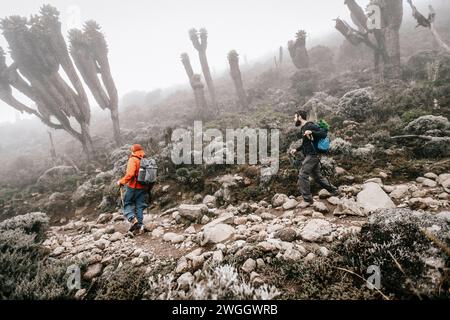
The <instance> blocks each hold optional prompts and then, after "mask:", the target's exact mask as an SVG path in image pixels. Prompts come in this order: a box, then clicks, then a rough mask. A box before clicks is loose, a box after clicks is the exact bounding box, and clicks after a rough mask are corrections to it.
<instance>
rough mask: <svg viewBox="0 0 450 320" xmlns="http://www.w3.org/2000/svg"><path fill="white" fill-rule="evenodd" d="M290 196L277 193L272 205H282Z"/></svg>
mask: <svg viewBox="0 0 450 320" xmlns="http://www.w3.org/2000/svg"><path fill="white" fill-rule="evenodd" d="M288 199H289V198H288V196H287V195H285V194H282V193H277V194H275V195H274V196H273V198H272V205H273V206H274V208H276V207H280V206H282V205H283V204H284V203H285V202H286V201H288Z"/></svg>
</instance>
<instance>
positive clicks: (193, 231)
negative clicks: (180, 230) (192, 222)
mask: <svg viewBox="0 0 450 320" xmlns="http://www.w3.org/2000/svg"><path fill="white" fill-rule="evenodd" d="M184 232H185V233H187V234H195V233H196V232H197V231H196V230H195V227H194V226H189V227H188V228H187V229H186V230H184Z"/></svg>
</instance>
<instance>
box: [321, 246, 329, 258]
mask: <svg viewBox="0 0 450 320" xmlns="http://www.w3.org/2000/svg"><path fill="white" fill-rule="evenodd" d="M319 253H320V255H321V256H323V257H328V255H329V254H330V251H329V250H328V249H327V248H325V247H320V248H319Z"/></svg>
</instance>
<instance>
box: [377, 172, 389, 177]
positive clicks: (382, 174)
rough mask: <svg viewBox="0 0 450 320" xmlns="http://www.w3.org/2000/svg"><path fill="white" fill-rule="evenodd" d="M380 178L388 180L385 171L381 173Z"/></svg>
mask: <svg viewBox="0 0 450 320" xmlns="http://www.w3.org/2000/svg"><path fill="white" fill-rule="evenodd" d="M378 176H379V177H380V178H381V179H386V178H387V177H388V175H387V173H386V172H383V171H380V173H379V174H378Z"/></svg>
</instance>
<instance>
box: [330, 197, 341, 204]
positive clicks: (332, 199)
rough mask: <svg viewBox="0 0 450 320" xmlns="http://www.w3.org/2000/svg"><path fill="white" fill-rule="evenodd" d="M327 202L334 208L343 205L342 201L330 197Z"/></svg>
mask: <svg viewBox="0 0 450 320" xmlns="http://www.w3.org/2000/svg"><path fill="white" fill-rule="evenodd" d="M327 201H328V202H329V203H330V204H332V205H334V206H337V205H338V204H340V203H341V200H340V199H339V198H338V197H329V198H328V199H327Z"/></svg>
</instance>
